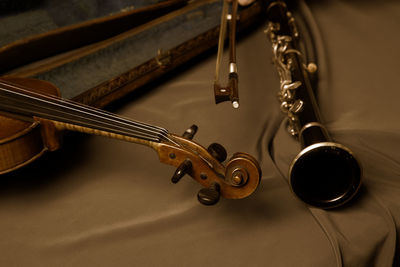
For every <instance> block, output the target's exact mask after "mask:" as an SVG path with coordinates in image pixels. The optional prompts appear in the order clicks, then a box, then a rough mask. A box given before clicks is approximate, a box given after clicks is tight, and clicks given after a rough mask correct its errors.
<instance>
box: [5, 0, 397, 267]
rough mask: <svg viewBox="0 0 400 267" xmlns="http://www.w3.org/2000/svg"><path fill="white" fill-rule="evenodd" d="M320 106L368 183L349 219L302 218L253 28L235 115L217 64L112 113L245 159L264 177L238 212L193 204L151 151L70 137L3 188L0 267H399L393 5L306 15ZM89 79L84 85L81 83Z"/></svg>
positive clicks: (339, 5) (321, 9) (266, 65)
mask: <svg viewBox="0 0 400 267" xmlns="http://www.w3.org/2000/svg"><path fill="white" fill-rule="evenodd" d="M307 7H308V8H309V11H310V13H311V14H312V16H313V20H314V21H315V26H316V27H317V28H318V30H319V33H320V34H319V35H318V38H319V39H318V45H319V47H318V53H319V58H320V62H321V63H320V64H321V65H320V74H321V77H320V82H319V88H318V102H319V105H320V109H321V113H322V115H323V118H324V122H325V125H326V126H327V128H328V130H329V132H330V133H331V135H332V137H333V138H334V139H335V140H336V141H337V142H340V143H342V144H344V145H346V146H348V147H349V148H351V149H352V150H353V152H354V153H355V154H356V155H357V157H358V159H359V160H360V162H361V164H362V166H363V173H364V183H363V186H362V189H361V192H360V194H359V196H358V197H357V198H356V199H354V200H353V201H352V202H351V203H349V205H346V206H345V207H342V208H338V209H334V210H327V211H325V210H320V209H316V208H310V207H307V206H306V205H305V204H303V203H302V202H300V201H299V200H298V199H297V198H296V197H295V196H293V194H292V193H291V191H290V188H289V186H288V183H287V178H286V176H287V172H288V168H289V165H290V163H291V161H292V159H293V158H294V157H295V155H296V154H297V153H298V152H299V151H300V146H299V144H298V143H297V142H296V141H295V140H294V139H292V138H291V137H290V136H289V134H288V133H287V131H286V124H285V117H284V116H283V115H282V114H281V113H280V111H279V103H278V101H277V99H276V93H277V91H278V87H279V80H278V76H277V73H276V70H275V67H274V66H273V65H272V63H271V51H270V49H271V47H270V43H269V42H268V41H267V38H266V37H265V35H264V34H263V28H264V27H260V28H257V29H254V31H252V32H249V33H248V35H247V36H245V37H244V38H243V39H241V41H240V42H239V43H238V47H237V53H238V55H237V61H238V72H239V95H240V104H241V106H240V108H239V109H238V110H235V109H233V108H232V107H231V105H230V104H229V103H221V104H218V105H215V104H214V99H213V89H212V80H213V75H214V68H215V55H214V54H211V55H209V56H204V58H202V59H199V60H198V61H196V62H195V63H191V64H189V65H186V66H184V67H182V68H180V69H179V71H177V72H176V73H175V74H174V75H173V76H171V77H168V78H166V79H162V80H161V81H159V82H157V83H156V84H152V85H151V86H146V87H145V88H143V89H142V90H141V91H140V92H137V93H135V94H133V95H131V96H129V97H128V98H126V99H124V100H123V101H120V102H118V103H116V104H115V105H113V106H112V107H110V108H109V109H110V110H112V111H114V112H117V113H118V114H122V115H124V116H127V117H130V118H133V119H135V120H139V121H144V122H147V123H150V124H154V125H158V126H162V127H165V128H167V129H168V130H169V131H170V132H174V133H177V134H181V133H183V132H184V130H185V129H186V128H188V127H189V126H191V125H192V124H196V125H198V127H199V131H198V133H197V134H196V136H195V138H194V140H195V141H196V142H198V143H200V144H202V145H204V146H207V145H208V144H211V143H213V142H218V143H221V144H222V145H224V147H225V148H226V149H227V151H228V154H229V155H232V154H233V153H235V152H247V153H250V154H252V155H253V156H255V157H256V158H257V159H258V161H259V162H260V165H261V168H262V172H263V175H262V181H261V184H260V187H259V188H258V189H257V191H256V192H255V193H254V194H253V195H251V196H250V197H248V198H246V199H243V200H226V199H221V201H220V203H218V204H217V205H215V206H212V207H206V206H202V205H200V204H199V203H198V202H197V199H196V194H197V192H198V190H199V189H200V187H199V185H198V184H197V183H195V182H194V181H193V180H192V179H191V178H189V177H184V178H183V179H182V181H181V182H179V183H178V184H176V185H173V184H171V182H170V178H171V176H172V174H173V172H174V171H175V170H174V169H173V168H172V167H171V166H167V165H162V164H160V163H159V162H158V159H157V155H156V153H154V151H152V150H151V149H149V148H147V147H145V146H141V145H135V144H129V143H125V142H121V141H116V140H111V139H107V138H102V137H95V136H91V137H87V136H84V135H81V134H73V133H69V134H67V135H66V136H65V142H64V146H63V149H61V150H59V151H57V152H53V153H51V154H47V155H46V156H44V157H42V158H40V159H39V160H38V161H36V162H35V163H34V164H31V165H30V166H27V167H25V168H23V169H21V170H18V171H16V172H13V173H10V174H7V175H4V176H2V177H1V180H0V229H1V233H2V235H1V236H2V238H1V239H0V251H1V253H0V265H2V266H28V265H29V266H59V265H61V266H92V265H95V266H379V267H381V266H397V265H398V264H400V261H399V252H398V251H399V245H400V244H399V241H398V232H399V231H400V204H399V203H400V176H399V175H400V162H399V160H400V154H399V153H400V152H399V151H400V124H399V119H398V111H397V110H398V107H397V101H398V99H399V94H400V93H399V90H398V87H399V84H400V75H399V73H398V72H399V69H400V65H399V64H400V63H399V60H398V59H399V51H398V47H399V46H400V38H399V37H398V36H397V32H398V27H400V16H399V14H400V3H398V2H397V1H373V0H370V1H345V0H340V1H333V0H327V1H311V2H308V3H307ZM86 78H88V77H86Z"/></svg>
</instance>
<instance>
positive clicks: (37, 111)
mask: <svg viewBox="0 0 400 267" xmlns="http://www.w3.org/2000/svg"><path fill="white" fill-rule="evenodd" d="M2 98H3V100H4V99H5V98H4V97H2ZM6 98H7V97H6ZM0 107H1V108H4V109H5V110H7V111H9V112H14V113H18V114H23V115H26V116H38V117H40V118H44V119H50V120H55V121H59V122H65V123H71V121H72V120H71V119H68V118H66V117H65V116H63V114H61V115H60V114H58V113H51V112H49V111H48V110H47V109H46V108H42V107H40V108H38V107H37V106H35V105H31V104H25V103H24V106H21V105H15V102H13V103H7V102H4V101H2V103H1V104H0ZM71 124H73V125H78V126H82V127H87V128H91V129H97V130H102V131H106V132H112V133H116V134H121V135H125V136H130V137H137V138H140V139H145V140H150V141H157V142H159V141H160V139H159V138H158V137H157V136H155V135H148V134H142V133H141V132H132V131H124V130H121V129H115V127H112V128H110V127H107V125H99V124H93V123H91V122H90V121H89V122H88V121H86V122H81V121H76V120H74V121H73V123H71Z"/></svg>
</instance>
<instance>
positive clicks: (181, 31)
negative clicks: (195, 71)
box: [36, 1, 222, 98]
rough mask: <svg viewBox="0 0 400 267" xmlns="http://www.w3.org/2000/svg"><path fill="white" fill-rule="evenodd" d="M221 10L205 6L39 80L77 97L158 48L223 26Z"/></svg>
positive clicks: (144, 60) (41, 76) (217, 2)
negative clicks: (220, 24) (221, 23)
mask: <svg viewBox="0 0 400 267" xmlns="http://www.w3.org/2000/svg"><path fill="white" fill-rule="evenodd" d="M221 8H222V4H221V3H220V1H216V2H213V3H208V4H205V5H202V6H200V7H198V8H196V9H194V10H191V11H190V12H188V13H186V14H184V15H180V16H177V17H175V18H173V19H171V20H169V21H167V22H163V23H160V24H158V25H156V26H154V27H151V28H150V29H147V30H145V31H143V32H140V33H138V34H136V35H134V36H131V37H129V38H127V39H124V40H122V41H118V42H116V43H114V44H112V45H110V46H108V47H106V48H103V49H101V50H98V51H97V52H95V53H93V54H90V55H88V56H85V57H83V58H81V59H79V60H76V61H73V62H70V63H67V64H64V65H62V66H60V67H57V68H55V69H52V70H51V71H49V72H46V73H42V74H39V75H37V76H36V78H39V79H42V80H47V81H50V82H52V83H54V84H55V85H57V87H59V88H60V90H61V94H62V96H63V97H65V98H73V97H75V96H77V95H79V94H81V93H83V92H85V91H87V90H88V89H90V88H93V87H95V86H97V85H99V84H100V83H102V82H104V81H107V80H109V79H111V78H113V77H115V76H117V75H120V74H122V73H124V72H126V71H127V70H130V69H132V68H134V67H135V66H138V65H139V64H142V63H144V62H146V61H148V60H150V59H152V58H154V57H155V56H156V55H157V50H158V49H162V50H164V51H166V50H169V49H171V48H173V47H175V46H177V45H179V44H181V43H183V42H185V41H188V40H190V39H192V38H194V37H196V36H197V35H199V34H201V33H204V32H206V31H207V30H209V29H211V28H213V27H215V26H217V25H219V22H220V12H221Z"/></svg>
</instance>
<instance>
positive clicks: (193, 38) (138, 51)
mask: <svg viewBox="0 0 400 267" xmlns="http://www.w3.org/2000/svg"><path fill="white" fill-rule="evenodd" d="M1 5H3V6H2V9H1V12H2V13H3V18H2V23H3V25H5V27H2V29H1V30H0V75H12V76H18V77H33V78H38V79H42V80H46V81H49V82H51V83H53V84H55V85H56V86H57V87H59V88H60V91H61V96H62V97H64V98H69V99H73V100H75V101H79V102H82V103H85V104H88V105H92V106H96V107H104V106H105V105H107V104H108V103H110V102H112V101H114V100H116V99H119V98H121V97H123V96H124V95H126V94H128V93H130V92H132V91H134V90H135V89H137V88H139V87H141V86H143V85H145V84H147V83H150V82H151V81H154V80H156V79H158V78H159V77H161V76H163V75H165V74H167V73H170V72H171V71H172V70H174V69H176V68H177V67H178V66H181V65H182V64H184V63H186V62H188V61H194V59H195V58H196V57H197V58H199V57H201V55H204V53H205V52H207V51H209V50H210V49H212V48H214V47H215V46H216V44H217V42H218V36H219V23H220V14H221V9H222V1H219V0H197V1H187V0H169V1H161V0H152V1H143V0H120V1H94V0H83V1H34V2H25V1H17V2H15V1H5V2H4V1H3V2H2V4H1ZM66 10H68V12H65V11H66ZM264 12H265V3H264V2H262V1H259V2H257V3H255V4H253V5H251V6H250V7H247V8H242V10H241V11H240V19H239V22H238V31H239V32H240V31H243V30H245V29H247V28H249V27H251V25H254V24H255V23H258V22H260V21H262V20H263V18H264V16H263V15H264Z"/></svg>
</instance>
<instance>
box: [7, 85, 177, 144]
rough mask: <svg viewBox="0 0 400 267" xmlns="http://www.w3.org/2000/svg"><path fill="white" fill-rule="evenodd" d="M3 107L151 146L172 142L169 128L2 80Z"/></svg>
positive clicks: (58, 125)
mask: <svg viewBox="0 0 400 267" xmlns="http://www.w3.org/2000/svg"><path fill="white" fill-rule="evenodd" d="M0 110H1V111H4V112H8V113H12V114H17V115H22V116H25V117H36V118H39V119H45V120H50V121H52V122H53V123H54V124H55V126H56V128H58V129H67V130H73V131H79V132H85V133H89V134H96V135H103V136H108V137H111V138H116V139H122V140H126V141H130V142H135V143H142V144H146V145H150V146H151V143H154V142H155V143H159V142H162V141H170V139H169V136H170V135H169V133H168V131H167V130H166V129H164V128H161V127H157V126H153V125H150V124H146V123H142V122H138V121H134V120H130V119H127V118H124V117H121V116H117V115H115V114H113V113H110V112H106V111H104V110H100V109H96V108H93V107H90V106H86V105H83V104H80V103H77V102H73V101H70V100H66V99H62V98H58V97H55V96H51V95H44V94H40V93H36V92H33V91H31V90H29V89H28V88H25V87H22V86H19V85H16V84H13V83H9V82H6V81H0Z"/></svg>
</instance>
